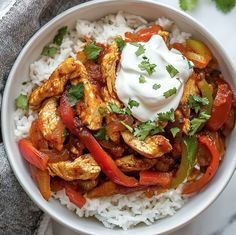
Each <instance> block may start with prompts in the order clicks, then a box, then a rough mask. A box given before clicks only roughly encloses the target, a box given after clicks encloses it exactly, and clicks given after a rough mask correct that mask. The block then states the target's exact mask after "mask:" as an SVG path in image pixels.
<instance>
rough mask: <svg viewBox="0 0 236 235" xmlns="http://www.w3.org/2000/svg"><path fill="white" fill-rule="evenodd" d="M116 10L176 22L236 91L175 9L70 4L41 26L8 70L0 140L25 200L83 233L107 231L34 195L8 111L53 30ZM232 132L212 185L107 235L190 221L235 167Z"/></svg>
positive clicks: (195, 28) (208, 39) (211, 42)
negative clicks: (150, 219)
mask: <svg viewBox="0 0 236 235" xmlns="http://www.w3.org/2000/svg"><path fill="white" fill-rule="evenodd" d="M119 10H122V11H125V12H129V13H132V14H137V15H140V16H143V17H145V18H146V19H148V20H154V19H156V18H158V17H162V16H164V17H167V18H169V19H172V20H173V21H175V22H176V23H177V25H178V26H179V27H180V29H182V30H183V31H185V32H190V33H192V34H193V36H194V37H195V38H198V39H200V40H202V41H204V42H205V43H206V44H207V45H208V46H209V48H210V49H211V51H212V52H214V56H215V57H216V58H217V60H218V62H219V63H220V67H221V69H222V72H223V74H224V77H225V79H226V80H227V81H228V82H229V83H230V84H231V86H232V88H233V90H234V91H236V82H235V80H234V70H233V68H232V64H231V62H230V61H229V58H228V57H227V56H226V55H225V53H224V52H223V50H222V47H221V46H220V45H219V44H218V43H217V42H216V40H215V39H214V38H213V37H212V36H211V35H210V34H209V33H208V32H207V30H206V29H204V28H203V27H202V26H200V25H199V24H198V23H196V21H194V20H193V19H192V18H190V17H189V16H187V15H186V14H184V13H181V12H179V11H177V10H174V9H172V8H169V7H167V6H165V5H162V4H158V3H157V2H151V1H142V0H140V1H139V0H137V1H132V0H127V1H95V2H90V3H87V4H82V5H79V6H76V7H74V8H72V9H70V10H68V11H66V12H64V13H62V14H61V15H59V16H57V17H56V18H54V19H53V20H52V21H50V22H49V23H48V24H47V25H45V26H44V27H43V28H42V29H41V30H40V31H39V32H38V33H36V34H35V35H34V36H33V38H32V39H31V40H30V41H29V42H28V43H27V45H26V46H25V48H24V49H23V50H22V52H21V54H20V55H19V57H18V59H17V60H16V62H15V64H14V67H13V68H12V71H11V73H10V75H9V78H8V81H7V84H6V87H5V92H4V98H3V104H2V129H3V138H4V143H5V146H6V150H7V153H8V157H9V161H10V163H11V166H12V168H13V170H14V173H15V175H16V177H17V178H18V180H19V182H20V183H21V185H22V186H23V188H24V189H25V191H26V192H27V193H28V194H29V196H30V197H31V198H32V199H33V200H34V201H35V202H36V203H37V204H38V205H39V206H40V207H41V208H42V209H43V210H44V211H45V212H47V213H48V214H50V215H51V216H52V217H53V218H54V219H56V220H57V221H59V222H61V223H63V224H65V225H67V226H69V227H70V228H72V229H74V230H76V231H80V232H84V233H89V234H104V235H106V234H107V235H108V234H110V233H111V230H109V229H106V228H105V227H104V226H103V225H102V224H101V223H100V222H97V221H96V220H95V219H90V218H89V219H88V218H79V217H77V216H76V215H75V214H74V213H72V212H70V211H69V210H68V209H67V208H65V207H64V206H61V205H60V204H59V202H58V201H56V200H53V199H51V200H50V201H49V202H46V201H45V200H44V199H43V198H42V197H41V195H40V193H39V191H38V189H37V187H36V186H35V184H34V182H33V181H32V179H31V177H30V174H29V171H28V166H27V163H26V162H25V161H24V160H23V159H22V157H21V156H20V153H19V150H18V147H17V143H16V142H15V138H14V132H13V130H14V121H13V113H14V109H15V104H14V100H15V97H17V96H18V94H19V92H20V86H21V83H22V82H23V81H25V80H28V79H29V65H30V64H31V63H32V62H33V61H35V60H36V59H38V58H39V55H40V53H41V50H42V48H43V46H44V45H45V44H46V43H48V42H49V41H51V40H52V38H53V35H55V33H56V32H57V29H58V28H60V27H62V26H64V25H67V26H69V27H73V26H74V25H75V21H76V19H79V18H80V19H88V20H95V19H99V18H100V17H102V16H104V15H107V14H109V13H116V12H117V11H119ZM235 132H236V130H234V131H233V132H232V134H231V137H230V138H229V140H228V143H227V145H228V146H227V152H226V155H225V159H224V161H223V162H222V164H221V166H220V169H219V170H218V172H217V174H216V176H215V177H214V179H213V181H212V182H211V183H210V184H209V185H208V187H207V188H206V189H205V190H204V191H203V192H201V193H200V194H198V195H197V196H195V197H193V198H191V200H189V201H188V202H187V203H186V205H185V206H184V207H183V208H182V209H181V210H179V211H178V212H177V213H176V215H174V216H172V217H168V218H165V219H162V220H160V221H158V222H156V223H155V224H153V225H152V226H145V225H140V226H138V227H136V228H133V229H130V230H128V231H125V232H124V231H121V230H112V233H113V234H118V233H119V234H123V233H124V234H136V233H137V232H139V233H141V232H145V233H148V234H160V233H164V232H167V231H172V230H174V229H176V228H177V227H180V226H183V225H184V224H186V223H187V222H188V221H189V220H191V219H192V218H193V217H195V216H196V215H198V214H199V213H200V212H202V211H203V210H204V209H205V208H207V207H208V206H209V205H210V203H211V202H213V201H214V200H215V199H216V197H217V196H218V195H219V194H220V192H221V191H222V190H223V189H224V187H225V186H226V184H227V182H228V181H229V179H230V177H231V176H232V174H233V172H234V168H235V165H236V157H235V156H234V155H235V152H236V145H235V144H234V143H235V142H236V133H235Z"/></svg>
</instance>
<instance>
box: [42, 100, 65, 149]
mask: <svg viewBox="0 0 236 235" xmlns="http://www.w3.org/2000/svg"><path fill="white" fill-rule="evenodd" d="M38 122H39V128H40V131H41V133H42V135H43V137H44V138H45V139H46V140H48V141H49V142H50V144H51V145H52V147H53V148H55V149H57V150H58V151H61V150H62V148H63V142H64V137H63V131H64V130H65V126H64V124H63V122H62V120H61V118H60V116H59V114H58V111H57V100H56V98H49V99H48V100H46V101H45V102H44V104H43V107H42V109H41V110H40V112H39V115H38Z"/></svg>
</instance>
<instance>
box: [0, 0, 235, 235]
mask: <svg viewBox="0 0 236 235" xmlns="http://www.w3.org/2000/svg"><path fill="white" fill-rule="evenodd" d="M14 1H15V0H0V19H1V16H2V15H3V14H4V13H5V12H6V11H7V10H8V9H9V8H10V6H11V5H12V3H13V2H14ZM158 1H159V2H162V3H166V4H169V5H171V6H174V7H176V8H179V7H178V0H158ZM189 14H190V15H192V16H193V17H194V18H196V19H197V20H199V21H200V22H201V23H202V24H203V25H204V26H205V27H207V29H208V30H209V31H210V32H211V33H213V35H215V37H216V39H217V40H218V41H219V42H220V43H221V44H222V45H223V47H224V48H225V50H226V52H227V53H228V55H229V56H230V57H231V59H232V61H233V62H234V64H235V68H236V46H235V43H236V32H235V24H236V7H235V9H234V10H233V11H232V12H230V13H229V14H226V15H225V14H223V13H221V12H219V11H218V10H217V9H216V8H215V6H214V4H213V3H212V1H210V0H199V6H198V8H197V9H196V10H194V11H193V12H191V13H189ZM235 197H236V173H235V174H234V176H233V177H232V179H231V181H230V182H229V184H228V186H227V187H226V189H225V191H224V192H223V193H222V194H221V196H220V197H219V198H218V199H217V200H216V201H215V202H214V203H213V204H212V205H211V206H210V207H209V208H208V209H207V210H206V211H205V212H203V213H202V214H201V215H199V216H198V217H197V218H195V219H194V220H193V221H192V222H191V223H190V224H189V225H187V226H185V227H184V228H182V229H180V230H179V231H177V232H174V233H171V235H234V234H236V205H235ZM52 225H53V232H54V234H55V235H76V234H77V233H75V232H73V231H71V230H69V229H67V228H65V227H63V226H62V225H60V224H58V223H57V222H55V221H53V223H52ZM111 234H112V230H111ZM77 235H78V234H77Z"/></svg>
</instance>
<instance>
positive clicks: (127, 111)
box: [125, 107, 132, 116]
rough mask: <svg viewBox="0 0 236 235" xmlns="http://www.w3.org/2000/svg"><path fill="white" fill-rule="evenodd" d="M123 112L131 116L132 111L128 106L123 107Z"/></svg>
mask: <svg viewBox="0 0 236 235" xmlns="http://www.w3.org/2000/svg"><path fill="white" fill-rule="evenodd" d="M125 113H126V114H127V115H128V116H131V114H132V112H131V110H130V108H129V107H126V108H125Z"/></svg>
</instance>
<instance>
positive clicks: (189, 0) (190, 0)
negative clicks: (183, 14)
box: [179, 0, 198, 11]
mask: <svg viewBox="0 0 236 235" xmlns="http://www.w3.org/2000/svg"><path fill="white" fill-rule="evenodd" d="M197 4H198V0H179V6H180V8H181V9H182V10H184V11H190V10H193V9H194V8H195V7H196V6H197Z"/></svg>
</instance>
